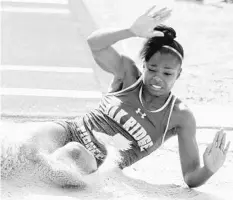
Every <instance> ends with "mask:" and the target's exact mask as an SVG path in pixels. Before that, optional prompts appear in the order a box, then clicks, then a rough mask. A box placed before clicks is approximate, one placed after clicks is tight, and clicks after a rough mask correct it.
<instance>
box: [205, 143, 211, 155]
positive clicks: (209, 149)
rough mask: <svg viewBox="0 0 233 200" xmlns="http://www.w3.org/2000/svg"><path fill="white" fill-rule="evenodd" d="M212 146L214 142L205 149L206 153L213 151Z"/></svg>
mask: <svg viewBox="0 0 233 200" xmlns="http://www.w3.org/2000/svg"><path fill="white" fill-rule="evenodd" d="M212 146H213V144H209V145H208V146H207V147H206V150H205V152H204V154H207V155H209V154H210V152H211V149H212Z"/></svg>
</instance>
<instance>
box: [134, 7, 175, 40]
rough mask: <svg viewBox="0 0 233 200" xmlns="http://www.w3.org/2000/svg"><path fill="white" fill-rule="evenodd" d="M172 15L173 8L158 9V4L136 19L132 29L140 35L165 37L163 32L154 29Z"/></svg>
mask: <svg viewBox="0 0 233 200" xmlns="http://www.w3.org/2000/svg"><path fill="white" fill-rule="evenodd" d="M170 15H171V10H169V9H167V8H162V9H159V10H158V9H157V10H156V6H153V7H151V8H150V9H149V10H147V11H146V12H145V13H144V14H143V15H141V16H140V17H139V18H137V19H136V21H135V22H134V23H133V24H132V26H131V28H130V30H131V32H132V33H134V34H135V35H136V36H138V37H144V38H150V37H155V36H157V37H159V36H160V37H163V33H162V32H160V31H154V28H155V27H156V26H157V25H159V24H161V23H162V22H164V21H165V20H166V19H168V18H169V17H170Z"/></svg>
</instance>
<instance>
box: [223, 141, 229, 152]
mask: <svg viewBox="0 0 233 200" xmlns="http://www.w3.org/2000/svg"><path fill="white" fill-rule="evenodd" d="M230 144H231V142H228V143H227V146H226V148H225V149H224V150H223V152H224V154H227V152H228V150H229V147H230Z"/></svg>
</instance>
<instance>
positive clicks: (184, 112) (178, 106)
mask: <svg viewBox="0 0 233 200" xmlns="http://www.w3.org/2000/svg"><path fill="white" fill-rule="evenodd" d="M173 110H174V115H175V117H176V119H177V120H176V121H177V124H178V126H182V127H183V126H196V119H195V116H194V114H193V111H192V110H191V109H190V108H189V106H188V105H187V104H185V103H184V102H183V101H182V100H180V99H179V98H177V99H176V102H175V105H174V109H173Z"/></svg>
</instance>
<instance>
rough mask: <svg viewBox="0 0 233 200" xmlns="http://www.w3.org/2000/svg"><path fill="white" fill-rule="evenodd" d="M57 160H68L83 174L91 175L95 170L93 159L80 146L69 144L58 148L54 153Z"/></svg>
mask: <svg viewBox="0 0 233 200" xmlns="http://www.w3.org/2000/svg"><path fill="white" fill-rule="evenodd" d="M55 154H56V155H55V156H56V158H57V159H59V160H63V161H65V160H67V159H70V160H71V161H72V162H74V163H75V165H76V166H79V167H81V169H83V170H84V171H85V172H87V173H91V172H93V171H95V170H96V169H97V163H96V159H95V157H94V156H93V155H92V154H91V152H89V151H88V150H87V149H86V148H85V147H84V146H83V145H82V144H80V143H78V142H69V143H67V144H66V145H65V146H64V147H62V148H59V149H58V150H57V151H56V153H55Z"/></svg>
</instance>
